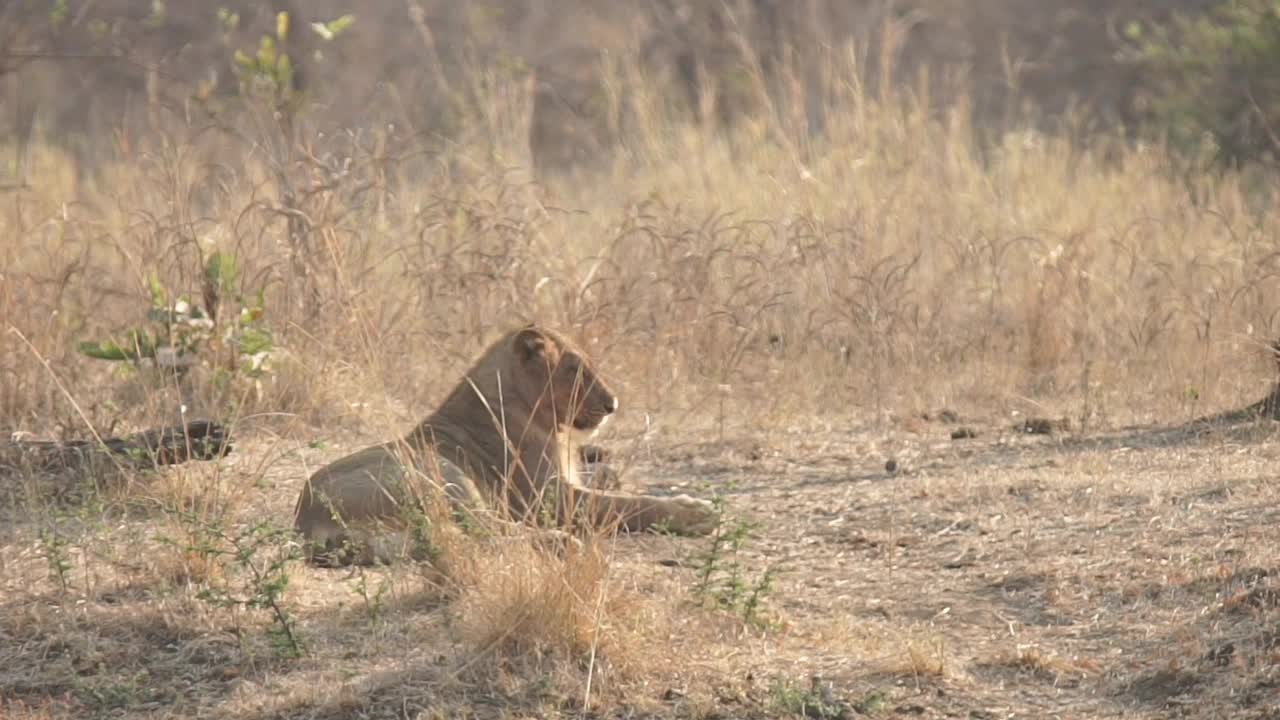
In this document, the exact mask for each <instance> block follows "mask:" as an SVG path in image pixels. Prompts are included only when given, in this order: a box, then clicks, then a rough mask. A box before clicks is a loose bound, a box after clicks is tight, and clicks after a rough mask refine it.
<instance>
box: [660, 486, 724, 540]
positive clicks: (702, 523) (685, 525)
mask: <svg viewBox="0 0 1280 720" xmlns="http://www.w3.org/2000/svg"><path fill="white" fill-rule="evenodd" d="M670 500H671V506H672V513H671V522H670V528H671V529H672V530H673V531H675V532H678V533H682V534H684V535H707V534H710V533H711V532H713V531H714V530H715V529H716V525H718V524H720V513H718V512H716V507H715V505H712V504H711V503H710V502H708V501H706V500H701V499H699V498H695V497H692V496H690V495H676V496H675V497H672V498H670Z"/></svg>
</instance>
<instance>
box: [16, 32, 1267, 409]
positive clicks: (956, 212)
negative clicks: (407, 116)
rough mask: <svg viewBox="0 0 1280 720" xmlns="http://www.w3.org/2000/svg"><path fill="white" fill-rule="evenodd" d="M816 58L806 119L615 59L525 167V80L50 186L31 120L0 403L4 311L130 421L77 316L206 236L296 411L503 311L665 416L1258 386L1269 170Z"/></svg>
mask: <svg viewBox="0 0 1280 720" xmlns="http://www.w3.org/2000/svg"><path fill="white" fill-rule="evenodd" d="M835 61H839V62H840V63H841V64H839V65H837V66H836V67H835V69H834V71H833V72H831V73H830V76H829V78H828V81H829V88H828V90H829V92H828V98H829V100H828V106H827V107H826V108H825V110H824V112H823V118H824V128H823V132H822V133H821V134H820V135H816V134H813V133H810V132H808V130H807V126H804V127H801V126H800V125H801V123H800V122H799V121H798V120H794V119H790V118H788V116H787V113H788V111H789V110H788V108H789V105H788V104H787V103H786V99H787V97H786V93H785V92H784V93H782V95H783V97H782V98H781V99H778V98H777V94H776V93H774V94H769V93H766V90H765V89H764V88H763V87H761V89H760V95H761V97H762V98H766V99H767V98H774V100H772V101H770V102H761V103H760V105H759V111H758V114H757V115H756V116H751V117H748V118H746V119H745V120H744V122H742V123H741V124H740V126H739V127H738V128H737V130H736V131H734V132H731V133H728V134H725V133H719V132H715V131H713V130H712V129H711V128H710V127H709V126H708V125H706V124H699V123H698V122H696V121H687V120H688V119H687V118H684V117H683V116H681V114H680V113H678V112H677V111H676V110H674V109H672V108H671V107H670V106H668V104H666V103H665V101H664V99H663V98H664V96H663V95H662V93H661V85H660V83H658V82H657V81H653V80H651V79H650V78H647V77H646V76H645V75H644V74H642V73H641V72H640V71H639V70H638V69H637V68H636V67H632V66H627V65H625V64H622V63H614V64H613V65H611V66H608V67H607V68H606V73H605V77H606V82H605V84H604V87H605V88H606V89H611V92H610V93H608V98H607V99H609V102H612V103H614V105H613V106H611V109H610V111H609V115H610V116H613V117H617V118H619V120H618V125H619V129H618V134H619V137H620V149H619V151H618V152H617V153H616V154H614V155H613V156H612V157H611V158H609V159H608V161H607V162H606V163H605V165H606V166H605V167H602V168H599V169H597V170H596V171H595V172H594V173H593V174H589V175H581V176H575V177H557V178H549V179H547V180H546V181H545V182H543V183H534V182H532V181H531V180H530V179H529V177H528V174H527V172H525V171H524V170H523V169H522V168H523V167H527V163H526V162H524V161H526V160H527V158H528V151H527V142H523V139H525V138H527V124H528V108H529V100H528V94H529V92H530V91H531V90H530V85H529V83H528V82H525V81H524V80H521V79H518V78H512V79H509V81H508V82H505V83H504V82H503V78H501V77H500V76H492V77H488V85H487V86H486V87H488V88H489V89H490V93H491V96H492V102H491V103H490V105H489V107H488V109H487V114H486V116H485V117H483V118H478V119H477V129H476V130H475V133H474V134H475V137H474V138H473V141H472V142H471V144H469V145H466V146H462V147H454V148H451V149H448V150H446V151H444V152H442V153H438V154H434V155H432V156H430V157H425V156H423V155H422V154H421V153H420V152H419V149H418V148H416V147H415V146H413V145H411V144H403V143H402V142H401V141H399V140H397V139H396V138H395V137H393V136H392V135H390V134H388V132H387V131H385V130H379V129H374V130H366V131H362V132H352V133H350V134H348V135H347V136H344V137H330V138H323V139H315V138H310V139H307V140H306V143H305V146H304V147H303V148H301V149H299V150H297V151H294V152H292V153H289V154H288V155H287V156H286V157H285V158H284V160H285V164H284V165H282V164H281V160H280V159H279V158H264V157H263V154H262V153H261V151H260V149H259V148H258V147H256V146H253V145H246V144H243V143H236V142H232V141H230V140H227V139H226V138H225V137H222V138H221V139H211V138H216V137H217V135H216V134H215V133H203V134H197V133H194V132H192V131H182V132H175V133H173V134H172V135H171V136H168V137H161V138H158V139H156V140H155V142H153V143H151V144H150V145H148V147H150V148H151V149H150V150H148V151H144V152H141V153H139V154H138V155H136V156H135V157H132V158H128V159H122V160H121V161H119V163H117V164H115V165H111V166H108V167H104V168H101V169H100V171H99V173H98V174H97V176H96V177H95V178H94V179H90V180H84V181H81V182H79V183H78V184H77V183H76V182H75V181H74V180H73V178H74V177H75V173H74V172H73V169H72V168H70V167H68V166H67V164H66V163H67V161H66V159H65V158H63V157H61V156H59V155H58V154H57V152H56V151H55V150H53V149H52V148H51V147H45V146H42V147H40V148H37V150H36V152H35V158H36V159H35V161H34V162H33V164H32V170H31V174H30V178H29V181H30V183H31V189H30V190H29V191H24V192H18V193H11V194H9V195H8V196H6V197H5V198H3V203H2V204H3V207H4V209H3V211H2V212H0V224H2V225H0V233H3V236H4V237H6V238H8V239H9V240H8V242H6V243H5V246H4V268H5V269H4V283H3V288H2V290H0V323H2V324H3V326H4V327H5V329H6V337H5V342H4V343H3V345H2V346H0V347H3V350H0V367H2V368H3V373H4V377H5V382H4V384H3V386H4V390H3V394H2V395H0V403H2V405H0V417H3V418H5V425H6V427H14V428H19V427H21V428H33V429H44V428H47V426H48V425H49V424H50V423H51V421H54V420H60V419H65V421H66V422H67V423H71V424H74V421H72V420H70V419H69V418H70V417H71V415H72V413H71V411H70V409H69V407H68V405H67V402H66V398H65V396H64V395H63V394H62V393H61V392H59V391H57V390H56V389H55V388H56V386H55V383H54V378H52V377H50V376H49V373H48V372H47V371H46V370H44V368H43V367H42V366H41V363H40V362H39V358H38V357H37V356H36V354H35V353H33V352H32V351H31V350H30V349H29V348H27V347H25V345H24V344H23V343H21V342H18V341H17V338H16V336H15V333H21V335H22V336H23V337H25V338H27V339H28V340H30V341H31V342H32V343H33V344H34V345H35V347H36V349H37V350H38V351H39V353H40V354H41V355H43V356H44V357H46V358H47V359H48V360H49V362H50V364H51V366H52V367H53V368H54V369H55V372H57V373H61V374H62V375H63V376H64V377H62V378H61V379H62V381H63V382H64V383H65V384H66V386H67V388H68V389H69V391H70V393H71V394H72V395H73V396H75V397H78V398H81V399H82V400H83V402H82V405H84V406H85V407H87V408H89V409H90V410H91V411H92V417H93V419H94V420H95V421H100V422H105V421H107V420H108V418H110V417H124V418H128V419H129V421H137V418H136V417H133V416H131V415H130V413H131V410H130V406H132V407H136V405H137V404H136V402H130V403H125V402H123V401H124V400H136V398H131V397H128V396H125V397H123V398H122V397H121V390H120V389H119V387H118V386H119V385H120V381H119V379H118V378H116V379H113V378H110V377H108V368H104V367H101V366H100V365H101V364H95V363H94V362H92V361H89V360H87V359H84V358H81V357H77V356H76V355H75V354H74V353H73V352H72V351H71V346H72V343H73V341H75V340H78V339H83V338H86V337H102V336H106V335H109V334H110V333H112V332H118V331H119V330H120V329H121V327H122V326H123V325H125V324H127V323H128V322H129V321H131V320H132V319H134V318H137V317H139V316H140V314H141V312H142V310H143V307H142V306H143V299H144V298H145V295H144V293H143V290H142V289H143V287H144V276H145V273H146V272H148V271H149V270H153V269H154V270H156V271H157V272H158V273H159V275H160V277H161V278H162V280H163V281H164V282H165V283H166V285H167V286H169V287H172V288H175V289H189V290H198V288H199V282H200V281H199V271H200V267H201V258H202V256H203V255H205V254H207V253H208V252H210V251H211V250H213V249H220V250H224V251H230V252H234V253H236V254H237V256H238V257H239V259H240V262H241V265H242V268H243V272H242V283H243V285H244V286H245V290H246V292H249V291H252V290H256V289H259V288H263V289H265V291H266V295H267V298H268V306H267V307H268V316H269V319H270V322H271V324H272V325H273V327H274V329H275V330H276V331H277V333H278V334H279V337H280V345H281V347H282V348H283V349H284V350H285V351H286V352H285V353H282V356H281V360H280V361H278V362H277V368H278V370H277V372H276V373H275V374H274V375H273V376H272V377H269V378H268V379H267V380H266V383H265V384H266V387H265V388H264V387H259V388H257V389H256V396H257V398H258V399H257V402H256V403H255V404H254V405H253V408H254V409H255V410H256V411H261V412H267V411H269V412H275V413H297V414H299V415H300V416H302V417H303V418H304V419H306V420H307V421H309V422H311V423H313V424H325V423H334V422H340V421H341V419H342V418H349V417H350V416H351V414H352V409H351V407H350V404H349V403H346V402H344V400H345V398H342V397H340V396H342V395H343V394H344V392H347V393H349V392H352V391H361V392H362V391H363V390H365V389H367V390H368V391H369V393H368V394H370V395H374V394H376V395H379V396H390V397H394V398H398V399H400V400H401V401H402V403H403V407H402V410H403V411H407V412H409V414H410V415H412V414H413V413H416V412H420V410H421V408H422V407H424V405H425V404H426V403H428V402H429V399H431V398H433V397H434V396H435V394H436V393H438V392H440V391H441V390H442V389H443V388H445V387H447V385H448V384H449V383H450V382H451V381H452V380H453V378H455V377H457V375H458V371H459V370H460V369H461V368H462V367H463V366H464V364H465V363H466V361H467V359H468V358H469V356H470V355H471V354H472V353H473V352H474V351H475V350H476V349H477V348H479V347H480V345H481V344H482V343H483V342H484V341H485V339H486V338H487V337H489V336H490V335H491V334H492V333H493V332H494V331H495V330H496V329H497V328H500V327H503V326H507V325H510V324H512V323H515V322H518V321H521V320H525V319H531V318H537V319H540V320H542V321H545V322H549V323H553V324H555V325H560V326H565V327H568V328H570V329H572V330H574V331H577V332H579V333H581V334H584V335H587V336H589V337H591V338H592V339H594V340H596V341H597V345H596V352H597V354H599V355H601V356H602V360H603V362H604V363H605V365H606V366H607V367H608V368H609V369H610V370H611V371H612V372H613V374H615V375H616V376H618V377H619V378H621V380H622V382H623V385H624V388H625V391H626V394H625V397H626V398H627V399H628V400H629V401H630V403H632V404H635V403H639V404H640V406H641V407H643V408H644V409H645V410H647V411H649V412H650V414H651V415H662V416H665V417H669V416H670V414H669V411H670V410H676V409H679V410H688V409H705V408H708V407H718V406H719V403H720V400H721V396H722V395H724V394H727V397H728V400H727V403H728V406H729V410H728V411H727V412H730V413H737V414H741V413H743V412H745V411H747V410H750V411H751V412H752V413H753V414H756V415H758V413H759V411H761V410H771V409H777V410H778V411H779V412H782V413H810V412H821V413H830V412H832V411H833V410H834V409H835V408H840V409H841V411H842V412H843V411H844V410H846V409H847V411H849V412H860V411H878V412H882V413H883V412H899V411H905V410H912V409H916V408H920V407H929V406H934V405H940V404H956V403H978V404H985V405H987V406H994V407H999V408H1005V407H1010V406H1016V405H1018V404H1019V403H1032V404H1035V403H1044V404H1048V405H1053V406H1055V407H1056V409H1058V410H1060V411H1062V412H1063V413H1067V414H1075V413H1083V412H1088V413H1091V414H1101V415H1102V416H1103V417H1101V418H1100V420H1101V421H1102V422H1110V421H1117V420H1127V419H1132V418H1135V417H1137V418H1149V417H1153V416H1155V415H1162V414H1167V413H1168V412H1170V411H1171V410H1175V409H1176V410H1185V411H1186V412H1195V411H1196V410H1197V409H1202V408H1190V407H1183V406H1184V405H1186V404H1187V401H1186V399H1187V398H1188V397H1195V398H1199V401H1200V403H1199V404H1200V405H1204V406H1210V405H1212V406H1220V405H1229V404H1233V403H1236V402H1239V401H1240V400H1241V399H1243V398H1245V397H1247V396H1249V395H1251V394H1253V393H1254V392H1255V389H1254V388H1253V385H1254V384H1256V383H1257V382H1261V379H1262V378H1264V377H1265V371H1263V370H1262V369H1261V368H1262V365H1261V363H1260V362H1255V361H1254V360H1253V359H1252V358H1254V356H1255V355H1256V356H1258V357H1261V354H1260V353H1252V352H1251V351H1252V349H1253V348H1255V347H1260V345H1261V344H1262V343H1263V342H1265V341H1266V340H1268V339H1269V338H1272V337H1274V336H1275V335H1276V334H1277V332H1278V331H1280V328H1277V326H1276V320H1275V318H1274V311H1273V308H1272V307H1271V306H1270V304H1269V303H1268V301H1267V298H1269V297H1272V296H1273V295H1274V291H1275V290H1276V279H1275V267H1276V257H1277V255H1276V245H1275V240H1274V239H1273V238H1274V237H1275V228H1274V222H1275V221H1274V220H1273V218H1272V215H1271V213H1269V212H1267V211H1266V207H1267V206H1268V202H1269V200H1270V198H1269V197H1258V192H1257V191H1256V190H1250V189H1249V188H1247V187H1246V186H1245V185H1244V184H1243V182H1242V181H1241V179H1240V178H1237V177H1235V176H1233V175H1230V174H1227V175H1225V176H1221V177H1192V178H1190V179H1188V178H1187V177H1184V176H1182V175H1180V174H1179V172H1177V170H1178V167H1179V165H1178V163H1177V162H1176V161H1175V160H1174V159H1172V158H1170V157H1169V155H1168V154H1167V153H1166V151H1165V150H1164V149H1163V148H1161V147H1158V146H1151V145H1122V144H1120V143H1119V142H1118V141H1116V140H1115V139H1113V138H1108V137H1100V138H1095V139H1093V140H1087V141H1082V142H1072V141H1070V140H1068V139H1064V138H1059V137H1049V136H1043V135H1038V134H1035V133H1031V132H1028V133H1024V134H1021V135H1010V136H1008V137H1005V138H1004V139H1003V140H1001V141H999V142H998V143H996V144H995V145H993V146H991V147H984V146H981V145H979V144H978V142H977V141H976V140H975V138H976V137H977V136H978V135H979V134H980V133H978V132H976V131H975V129H974V128H972V127H970V124H969V120H968V115H967V113H966V110H965V108H964V107H963V106H959V107H956V108H955V109H953V110H952V111H950V112H949V113H947V114H946V115H942V116H938V115H936V114H931V113H929V112H927V111H926V110H925V109H924V108H926V107H928V105H929V103H928V102H927V101H926V100H925V99H924V98H923V97H921V95H922V94H923V93H916V94H910V93H907V94H896V95H885V96H881V97H870V96H868V95H867V94H866V93H865V92H864V91H863V90H862V88H861V86H860V85H859V84H858V83H857V82H855V81H852V80H847V78H857V77H858V67H857V62H856V56H855V55H853V54H849V55H848V56H844V57H840V58H835V60H833V62H835ZM795 94H796V95H797V96H799V94H800V93H799V91H798V90H797V91H796V93H795ZM703 111H704V112H709V110H708V109H706V108H704V109H703ZM623 118H624V119H625V123H624V122H623V121H622V119H623ZM281 177H287V178H288V182H289V183H290V184H291V188H290V192H292V193H296V194H297V197H296V198H295V199H294V200H295V201H294V205H293V206H288V207H286V206H284V205H282V199H281V195H282V188H281V187H280V184H279V182H276V181H275V180H278V179H279V178H281ZM291 213H292V214H301V215H302V216H304V219H305V228H306V229H305V231H304V232H303V233H302V234H301V235H302V237H301V240H298V239H296V238H294V237H292V233H291V231H290V230H289V229H288V225H287V222H288V220H289V217H290V214H291ZM996 378H999V381H998V382H997V381H995V379H996ZM343 388H345V391H344V390H342V389H343ZM335 389H338V390H337V391H335ZM356 389H359V390H356ZM126 405H128V406H126ZM218 410H219V408H217V407H215V408H211V409H210V410H209V411H210V412H215V413H216V412H217V411H218ZM659 410H665V411H667V412H664V413H659Z"/></svg>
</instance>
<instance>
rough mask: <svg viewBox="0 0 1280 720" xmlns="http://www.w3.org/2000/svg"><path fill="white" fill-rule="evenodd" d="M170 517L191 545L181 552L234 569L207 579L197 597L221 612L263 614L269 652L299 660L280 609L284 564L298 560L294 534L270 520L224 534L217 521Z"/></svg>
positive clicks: (296, 641) (290, 621)
mask: <svg viewBox="0 0 1280 720" xmlns="http://www.w3.org/2000/svg"><path fill="white" fill-rule="evenodd" d="M171 512H174V513H175V514H177V515H179V516H180V520H181V522H182V523H183V524H184V525H186V526H188V528H189V529H188V532H187V535H188V537H189V538H190V539H191V542H189V543H188V544H187V545H186V547H183V548H182V549H183V550H184V551H185V552H187V553H191V554H193V555H195V556H198V557H202V558H204V559H205V560H206V561H209V562H211V563H219V564H222V565H225V566H229V567H231V568H234V569H235V570H238V574H232V575H228V576H226V577H223V576H221V575H219V574H213V573H211V574H209V576H208V577H207V580H206V585H205V587H204V588H203V589H201V590H200V591H199V592H198V593H197V594H196V597H197V598H199V599H200V600H203V601H205V602H208V603H209V604H211V605H213V606H215V607H220V608H235V607H243V608H247V609H251V610H266V611H268V612H269V613H270V615H271V625H270V627H269V628H268V630H267V637H268V639H269V640H270V642H271V646H272V648H273V649H274V650H275V651H276V653H277V654H279V655H280V656H282V657H300V656H301V655H302V653H303V650H304V648H303V645H302V641H301V639H300V638H299V636H298V633H297V629H296V623H295V621H294V618H293V616H292V615H291V614H290V613H289V612H288V610H287V608H286V607H285V605H284V594H285V590H286V589H287V588H288V586H289V573H288V564H289V563H290V562H292V561H294V560H297V559H299V558H300V557H301V552H300V550H299V548H298V545H297V543H295V542H294V541H293V531H292V530H291V529H289V528H283V527H277V526H275V525H274V524H273V523H272V522H271V521H269V520H262V521H260V522H257V523H253V524H250V525H247V526H245V527H242V528H239V529H236V530H227V529H226V528H225V527H223V526H222V524H221V523H220V522H219V521H216V520H212V521H211V520H207V519H204V518H201V517H200V516H198V515H196V514H195V513H189V512H184V511H180V510H172V511H171ZM171 544H175V545H177V544H178V543H173V542H171ZM237 577H238V581H237Z"/></svg>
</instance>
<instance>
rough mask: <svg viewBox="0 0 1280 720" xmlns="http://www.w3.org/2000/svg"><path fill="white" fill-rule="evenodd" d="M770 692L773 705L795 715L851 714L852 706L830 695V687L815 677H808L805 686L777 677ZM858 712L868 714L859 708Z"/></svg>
mask: <svg viewBox="0 0 1280 720" xmlns="http://www.w3.org/2000/svg"><path fill="white" fill-rule="evenodd" d="M770 694H771V695H772V697H773V704H774V706H775V707H777V708H778V709H779V710H781V711H783V712H786V713H789V714H791V715H795V716H797V717H806V718H817V719H818V720H838V719H843V718H848V717H852V716H853V708H851V707H850V706H849V705H848V704H847V703H844V702H842V701H840V700H838V699H836V698H834V697H832V694H831V691H830V689H829V688H826V687H823V685H822V680H821V679H820V678H817V677H813V678H810V679H809V684H808V685H807V686H805V685H800V684H797V683H792V682H790V681H787V680H785V679H778V680H776V681H775V682H774V683H773V686H772V687H771V688H770ZM858 712H859V714H870V713H864V712H863V711H862V710H861V709H859V710H858ZM872 712H874V711H872Z"/></svg>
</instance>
